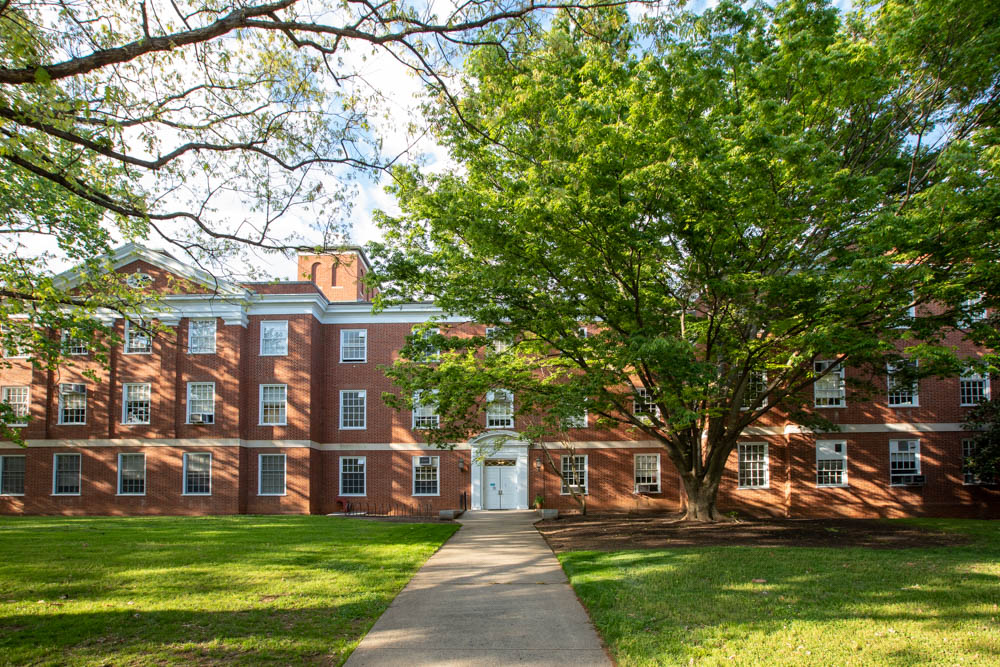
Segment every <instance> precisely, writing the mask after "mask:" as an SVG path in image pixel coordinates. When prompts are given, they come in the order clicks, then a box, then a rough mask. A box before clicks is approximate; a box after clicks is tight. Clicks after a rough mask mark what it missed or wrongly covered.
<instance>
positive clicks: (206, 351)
mask: <svg viewBox="0 0 1000 667" xmlns="http://www.w3.org/2000/svg"><path fill="white" fill-rule="evenodd" d="M215 353H216V352H215V350H205V351H197V352H196V351H195V350H188V354H215Z"/></svg>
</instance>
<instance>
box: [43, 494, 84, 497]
mask: <svg viewBox="0 0 1000 667" xmlns="http://www.w3.org/2000/svg"><path fill="white" fill-rule="evenodd" d="M49 495H51V496H54V497H56V498H58V497H59V496H68V497H70V498H73V497H77V496H79V495H80V494H79V493H50V494H49Z"/></svg>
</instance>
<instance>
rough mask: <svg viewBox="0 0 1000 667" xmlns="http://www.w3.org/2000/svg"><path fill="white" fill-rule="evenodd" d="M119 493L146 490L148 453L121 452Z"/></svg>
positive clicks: (138, 492)
mask: <svg viewBox="0 0 1000 667" xmlns="http://www.w3.org/2000/svg"><path fill="white" fill-rule="evenodd" d="M118 467H119V470H118V493H123V494H125V493H133V494H143V493H145V492H146V455H145V454H121V455H119V457H118Z"/></svg>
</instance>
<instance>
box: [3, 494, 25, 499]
mask: <svg viewBox="0 0 1000 667" xmlns="http://www.w3.org/2000/svg"><path fill="white" fill-rule="evenodd" d="M23 497H24V494H23V493H0V498H23Z"/></svg>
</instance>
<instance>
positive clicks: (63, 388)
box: [59, 384, 87, 394]
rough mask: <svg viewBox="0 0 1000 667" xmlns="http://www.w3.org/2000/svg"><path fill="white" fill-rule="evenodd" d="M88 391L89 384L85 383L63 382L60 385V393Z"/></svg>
mask: <svg viewBox="0 0 1000 667" xmlns="http://www.w3.org/2000/svg"><path fill="white" fill-rule="evenodd" d="M86 391H87V385H85V384H61V385H59V393H60V394H82V393H84V392H86Z"/></svg>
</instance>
